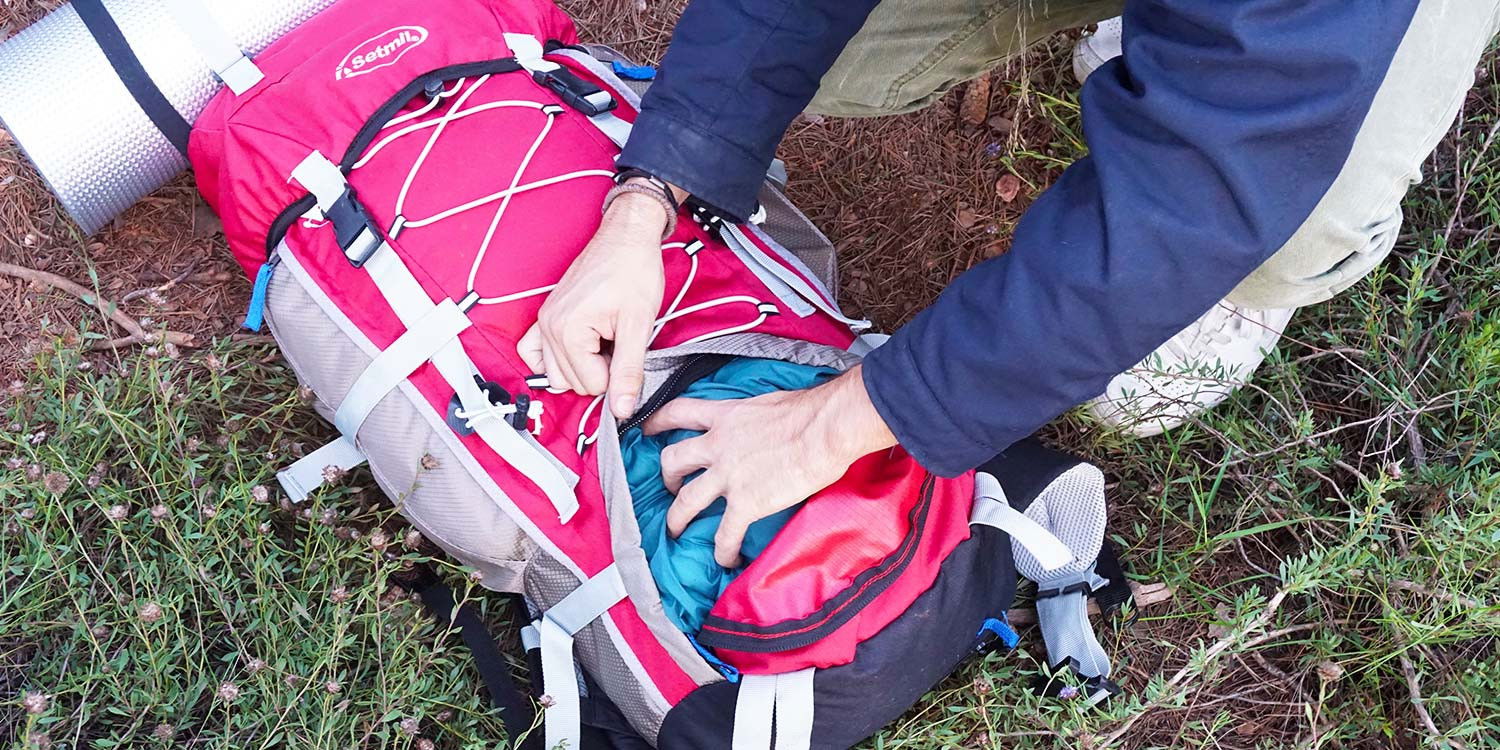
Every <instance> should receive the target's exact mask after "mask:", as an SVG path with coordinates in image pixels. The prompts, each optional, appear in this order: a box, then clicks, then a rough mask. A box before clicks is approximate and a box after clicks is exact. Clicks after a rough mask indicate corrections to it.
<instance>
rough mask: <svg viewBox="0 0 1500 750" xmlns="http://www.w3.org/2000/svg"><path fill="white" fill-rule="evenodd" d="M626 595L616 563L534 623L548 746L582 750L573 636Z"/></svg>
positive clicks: (585, 583)
mask: <svg viewBox="0 0 1500 750" xmlns="http://www.w3.org/2000/svg"><path fill="white" fill-rule="evenodd" d="M625 596H626V592H625V580H624V579H623V578H621V577H620V569H619V568H617V567H615V566H614V565H610V566H609V567H608V568H605V569H604V570H602V571H600V572H599V574H598V575H595V576H594V577H592V578H590V579H588V580H587V581H584V582H583V584H582V585H580V586H579V587H578V588H576V589H574V590H573V593H571V594H568V595H567V596H566V597H564V598H563V600H562V601H560V602H558V603H557V604H555V605H553V606H552V607H551V608H550V609H548V610H547V611H546V612H543V613H542V617H541V619H539V620H537V621H536V622H533V623H532V624H531V625H532V627H534V628H536V633H537V636H538V640H539V641H540V643H541V649H542V691H543V692H545V693H546V696H547V700H544V701H543V705H544V706H545V709H546V714H545V716H544V719H543V725H544V726H545V728H546V735H547V737H546V739H547V747H548V748H559V747H561V748H567V749H568V750H578V748H579V747H580V745H579V742H580V741H581V736H582V730H581V728H580V726H579V720H580V718H581V716H580V712H579V696H578V674H577V667H576V666H575V665H574V660H573V636H574V635H575V634H577V633H578V631H580V630H583V629H584V628H585V627H586V626H588V624H589V623H591V622H593V621H594V620H596V619H598V618H599V616H600V615H602V614H604V613H605V612H607V611H609V608H610V607H613V606H615V604H616V603H618V602H619V601H621V600H622V599H624V598H625Z"/></svg>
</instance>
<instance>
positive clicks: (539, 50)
mask: <svg viewBox="0 0 1500 750" xmlns="http://www.w3.org/2000/svg"><path fill="white" fill-rule="evenodd" d="M505 46H507V47H509V48H510V53H511V54H512V55H515V57H516V62H517V63H520V65H521V67H523V68H525V69H526V70H527V71H528V72H533V73H534V72H538V71H541V72H547V71H553V70H557V69H558V68H561V67H562V66H561V65H559V64H557V63H555V62H552V61H551V60H548V59H546V58H544V57H543V56H542V55H543V54H544V49H543V47H542V43H541V41H540V40H538V39H537V38H536V37H534V36H532V35H530V34H506V35H505ZM594 97H597V101H591V103H593V104H596V105H599V106H603V105H605V104H607V103H608V102H609V101H610V100H612V99H614V98H615V97H614V95H613V94H611V93H609V91H608V90H604V89H601V90H600V92H599V93H598V94H595V95H594ZM589 122H592V123H594V127H596V128H598V129H599V132H601V133H603V134H604V137H606V138H608V139H610V140H611V141H613V142H614V144H615V145H616V146H618V147H620V148H625V141H627V140H629V139H630V123H628V122H625V121H624V120H622V119H620V118H619V117H617V116H615V113H614V112H610V111H606V112H600V113H599V114H597V115H594V116H592V117H590V118H589Z"/></svg>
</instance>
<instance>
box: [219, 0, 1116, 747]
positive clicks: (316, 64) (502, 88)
mask: <svg viewBox="0 0 1500 750" xmlns="http://www.w3.org/2000/svg"><path fill="white" fill-rule="evenodd" d="M254 65H255V66H257V67H258V69H259V71H260V73H261V74H262V75H261V78H259V79H258V82H257V83H255V84H254V85H252V86H251V87H249V88H247V89H246V90H244V91H242V92H239V93H235V92H231V91H226V92H223V93H221V94H220V95H219V96H218V97H217V98H216V99H215V100H213V102H212V103H211V104H210V105H209V107H208V109H207V110H206V111H205V112H204V113H203V115H202V116H201V117H200V118H199V119H198V121H197V122H196V124H195V127H194V130H193V133H192V138H191V142H190V149H189V151H190V157H191V161H192V163H193V166H194V168H195V170H196V174H197V179H198V184H199V187H200V189H201V190H202V192H203V195H204V197H205V198H206V199H207V201H208V202H209V203H210V205H212V206H213V207H214V208H215V210H216V211H217V212H218V213H219V215H220V216H221V217H222V219H223V224H224V231H225V234H226V236H227V238H228V241H229V244H230V247H231V249H232V250H233V252H234V254H235V256H236V258H237V259H238V261H239V262H240V263H241V264H242V265H243V266H244V268H245V270H246V272H247V273H249V274H250V276H251V277H252V278H253V279H255V285H254V293H253V299H252V303H251V311H250V313H249V314H248V315H247V320H246V324H247V325H248V326H250V327H258V326H259V325H260V319H261V317H262V315H263V316H264V319H265V322H266V323H268V324H269V326H270V330H271V332H272V333H273V334H274V335H275V337H276V340H277V341H278V342H279V344H280V346H281V349H282V351H283V353H284V355H285V357H286V360H287V362H288V363H289V364H290V366H291V368H292V369H293V370H294V371H295V372H296V374H297V376H298V377H299V378H300V380H301V381H302V382H303V383H305V384H306V385H307V386H309V387H310V388H311V390H312V392H313V393H314V394H316V404H317V407H318V409H319V411H320V413H322V414H323V415H324V416H326V417H328V418H329V419H330V421H331V422H332V423H333V424H334V425H335V426H336V427H337V429H338V432H339V435H340V437H339V438H338V439H336V440H334V441H333V442H331V443H329V444H328V445H326V446H323V447H321V448H319V449H317V450H316V451H313V452H311V453H309V454H308V455H306V456H305V457H303V458H301V459H300V460H298V461H297V462H296V463H294V464H293V465H291V466H289V467H287V468H286V469H285V470H284V471H282V472H281V473H280V474H279V479H280V481H281V483H282V485H283V487H284V488H285V490H286V491H287V493H288V494H289V495H290V496H291V498H292V499H293V500H294V501H297V502H300V501H302V500H303V499H305V497H306V496H307V495H308V493H310V492H312V491H314V490H315V489H316V488H317V487H318V486H319V485H320V484H322V483H323V481H324V479H325V478H327V477H329V476H334V475H338V474H340V473H342V471H343V470H347V469H350V468H353V467H355V466H358V465H360V464H366V463H367V464H368V466H369V471H370V472H371V473H372V474H373V475H374V478H375V481H376V482H377V483H378V484H379V485H380V487H381V488H382V489H383V490H384V491H385V493H386V494H388V495H389V496H390V498H391V499H392V500H393V501H394V502H395V503H396V504H397V507H398V508H399V509H400V511H401V513H402V514H403V515H404V516H405V517H406V518H407V519H409V520H410V522H411V523H412V524H413V525H414V526H415V527H416V528H417V529H419V530H420V531H421V532H422V533H423V534H424V535H425V536H426V537H427V538H428V539H430V540H432V541H433V542H435V543H436V544H437V545H439V546H440V547H441V548H442V549H443V550H444V551H446V552H447V553H448V554H450V555H451V556H452V557H453V558H454V559H456V560H458V561H460V562H462V563H463V564H465V565H468V566H472V568H473V569H474V570H475V571H477V575H478V576H480V577H481V580H482V583H483V585H484V586H486V587H487V588H489V589H492V590H494V591H497V592H506V593H511V594H518V595H520V596H521V597H523V601H524V606H525V612H524V617H525V619H526V620H527V621H529V622H530V624H529V625H528V626H526V627H525V628H524V629H523V631H522V640H523V642H524V644H525V647H526V649H527V651H528V656H529V657H531V659H532V663H533V665H534V666H533V670H532V672H531V675H532V683H533V685H534V687H535V688H539V690H538V692H539V693H540V696H541V697H540V699H539V702H540V704H541V705H542V706H543V707H544V717H543V723H544V734H545V747H547V748H554V747H559V746H563V747H569V748H577V747H580V746H582V747H595V746H608V745H611V744H613V745H616V746H622V747H625V746H640V744H641V743H646V744H648V745H649V746H656V747H662V748H719V747H733V748H735V749H736V750H749V749H755V750H763V749H765V748H770V747H772V746H773V743H774V747H776V748H778V750H780V749H786V748H808V747H819V748H824V747H847V746H850V745H853V744H855V743H857V742H859V741H860V740H861V739H863V738H865V737H868V736H869V735H871V734H873V733H875V732H876V731H877V730H879V728H880V727H881V726H883V725H884V724H886V723H887V722H889V721H891V720H893V719H895V718H896V717H898V716H899V715H900V714H901V713H902V712H903V711H905V710H906V709H907V708H909V707H910V706H911V705H912V704H913V703H915V702H916V701H917V700H918V699H919V698H920V697H921V696H922V694H923V693H925V692H926V691H927V690H928V689H930V688H931V687H932V686H933V685H934V684H935V683H937V682H938V681H939V680H941V679H942V678H943V677H944V676H946V675H947V674H949V673H950V672H951V671H952V670H953V669H954V667H955V666H956V665H957V664H958V663H959V662H960V661H962V660H963V659H964V658H965V657H966V656H969V655H972V654H974V653H975V652H976V651H983V650H985V649H987V648H991V647H993V646H995V645H997V644H1004V645H1007V646H1013V645H1014V643H1015V635H1014V633H1013V631H1011V629H1010V628H1009V626H1008V624H1007V622H1006V619H1005V613H1006V611H1007V609H1008V608H1009V607H1010V606H1011V604H1012V599H1013V598H1014V596H1015V593H1016V587H1017V573H1018V571H1019V573H1020V574H1023V575H1025V576H1026V577H1027V578H1030V579H1032V580H1034V581H1036V582H1037V583H1038V588H1039V593H1038V595H1037V597H1038V603H1037V606H1038V615H1039V620H1040V622H1041V625H1042V631H1043V636H1044V639H1045V640H1046V646H1047V650H1048V653H1049V661H1050V662H1052V663H1054V664H1057V665H1067V666H1070V667H1072V670H1073V671H1075V672H1077V673H1078V674H1079V675H1081V676H1082V678H1083V680H1084V687H1083V688H1082V690H1083V694H1084V696H1086V697H1088V698H1089V699H1091V700H1097V699H1099V698H1102V697H1103V696H1105V695H1107V694H1109V693H1110V692H1112V691H1113V690H1115V688H1114V686H1113V684H1112V683H1110V682H1109V680H1108V676H1109V665H1108V663H1107V661H1106V659H1105V655H1104V652H1103V650H1102V649H1101V648H1100V646H1099V644H1098V642H1097V640H1096V639H1095V637H1094V635H1093V633H1092V631H1091V630H1090V626H1089V622H1088V616H1087V612H1086V605H1087V600H1088V598H1089V597H1090V596H1093V597H1096V598H1099V600H1100V602H1101V604H1102V605H1104V606H1105V608H1106V609H1110V608H1114V607H1117V606H1118V605H1119V604H1120V603H1122V602H1123V601H1125V600H1126V599H1127V598H1128V597H1129V588H1128V586H1127V585H1126V582H1125V580H1124V575H1123V573H1122V572H1121V571H1120V569H1119V566H1118V563H1117V562H1116V561H1115V560H1114V557H1113V554H1112V553H1111V552H1110V551H1109V549H1108V545H1107V544H1106V543H1105V541H1104V517H1105V503H1104V478H1103V475H1102V474H1101V473H1100V472H1099V470H1098V469H1096V468H1095V467H1093V466H1090V465H1088V464H1084V463H1081V462H1079V461H1077V460H1075V459H1072V458H1070V457H1067V456H1064V455H1061V454H1058V453H1054V452H1052V451H1050V450H1047V449H1045V448H1043V447H1041V446H1040V445H1039V444H1037V443H1035V442H1031V441H1027V442H1023V443H1020V444H1018V445H1016V446H1014V447H1012V448H1010V449H1008V450H1007V451H1006V452H1005V453H1004V454H1002V455H1000V456H998V457H997V458H996V459H994V460H993V461H992V462H990V463H989V464H987V465H986V466H985V467H983V468H982V469H981V470H980V471H978V472H970V473H966V474H964V475H961V476H958V477H951V478H950V477H940V476H936V475H933V474H931V473H929V472H927V471H926V470H925V469H923V468H922V467H921V466H920V465H919V464H918V463H917V462H916V461H915V460H913V459H912V458H911V457H910V456H909V455H907V454H906V453H905V452H904V451H902V450H900V449H899V448H897V449H892V450H889V451H882V452H880V453H877V454H874V455H871V456H868V457H866V458H864V459H862V460H860V461H859V462H857V463H855V464H854V465H853V466H852V467H851V468H850V469H849V472H848V474H847V475H846V476H845V477H844V478H843V479H842V480H840V481H839V482H837V483H836V484H834V485H833V486H831V487H829V488H827V489H825V490H823V491H822V492H820V493H818V494H817V495H816V496H814V497H813V498H811V499H810V500H809V501H807V502H806V503H805V504H804V505H803V506H802V507H801V508H800V510H798V511H797V512H796V514H795V515H793V516H791V518H790V520H789V521H788V522H787V524H786V526H785V527H784V528H782V530H781V531H780V533H779V534H778V535H777V536H776V537H775V539H774V540H773V541H772V542H771V543H770V544H769V545H768V546H767V547H766V549H765V550H764V552H763V553H762V554H760V556H759V557H757V558H756V559H755V560H754V562H753V563H751V564H750V565H749V566H748V567H747V568H746V569H744V570H743V571H741V572H740V573H739V575H738V577H737V578H735V579H734V581H733V582H732V583H731V584H730V585H729V587H728V589H727V590H725V592H724V593H723V595H722V596H721V597H720V598H719V600H718V601H717V602H716V603H715V604H714V606H713V608H712V610H711V611H710V612H709V614H708V616H707V618H706V619H705V621H704V623H703V627H702V629H701V631H699V632H698V633H692V634H689V633H684V632H682V631H681V630H679V629H678V628H677V627H675V626H674V625H673V624H672V622H671V621H669V620H668V618H667V617H665V616H664V614H663V605H662V598H661V594H660V593H659V591H658V588H657V586H656V583H655V582H654V580H653V578H652V574H651V570H650V568H649V567H648V565H647V561H646V557H645V555H644V553H643V551H642V546H641V534H640V531H639V528H638V526H637V523H636V518H635V516H634V515H633V513H632V504H631V496H630V492H629V488H628V487H627V485H626V481H625V477H624V469H623V466H622V459H621V451H620V445H619V439H618V438H619V435H620V434H621V433H622V432H624V431H625V430H627V429H629V428H631V427H634V426H636V425H639V424H640V423H641V422H642V421H644V419H645V418H646V417H647V416H649V415H650V414H651V413H652V412H653V411H654V410H655V409H657V408H658V407H660V406H661V405H662V404H663V403H665V402H666V401H668V400H670V399H672V398H673V397H675V396H676V395H678V394H680V393H681V392H682V390H683V389H684V388H685V387H686V386H687V385H688V384H690V383H692V382H693V381H694V380H696V379H698V378H701V377H705V376H706V375H708V374H711V373H713V372H714V371H715V370H716V368H719V367H721V366H723V365H724V363H725V362H726V361H727V360H729V359H730V358H738V357H754V358H762V359H772V360H782V361H788V362H795V363H799V364H804V365H816V366H825V367H831V368H834V369H837V370H843V369H847V368H849V367H851V366H853V365H854V364H856V363H857V362H858V361H859V358H860V356H861V353H862V352H865V351H868V350H869V348H870V347H871V346H874V345H876V344H877V343H878V341H879V339H878V338H877V337H872V336H867V335H861V333H862V332H863V331H864V329H865V328H866V324H864V323H863V322H861V321H857V320H853V319H850V318H848V317H846V316H845V315H844V314H843V313H842V312H841V311H840V309H839V307H838V304H837V302H836V301H835V296H834V293H833V291H832V290H833V287H834V263H833V255H832V248H831V246H830V245H829V243H828V241H827V240H826V238H825V237H824V236H823V235H822V234H821V233H819V232H818V231H817V230H816V229H815V228H814V227H813V226H812V225H811V223H810V222H808V220H807V219H806V218H805V217H804V216H802V215H801V214H800V213H798V212H797V211H796V209H795V208H793V207H792V206H791V204H790V203H789V202H788V201H787V200H786V198H785V196H784V195H783V194H782V192H781V190H780V188H779V186H778V185H777V184H776V181H775V180H769V181H768V182H767V184H766V186H765V187H764V189H763V191H762V194H761V205H762V210H761V211H759V212H758V214H757V216H756V217H755V219H754V220H752V221H751V222H747V223H744V224H735V223H732V222H728V221H724V220H722V219H721V218H720V217H718V216H715V215H714V214H713V213H712V212H711V211H708V210H706V209H703V208H701V207H693V206H688V207H684V209H683V212H682V215H681V220H680V221H679V222H678V228H677V229H676V231H675V232H674V233H673V234H672V236H670V237H668V238H666V239H665V240H664V241H663V243H662V254H663V265H664V268H665V274H666V294H665V299H664V300H663V308H662V311H661V315H660V317H659V319H658V323H657V325H656V326H655V328H654V330H653V335H652V343H651V351H650V354H649V357H648V360H647V365H646V386H645V389H644V391H643V397H642V400H641V405H640V408H639V411H638V413H637V414H636V415H635V416H634V417H632V418H631V419H629V420H627V421H626V422H625V423H623V424H617V423H616V421H615V419H614V418H613V416H612V415H611V414H610V412H609V409H607V408H605V407H604V406H602V405H601V398H590V397H585V396H578V395H575V394H573V393H570V392H562V393H557V392H551V391H549V390H548V389H546V387H545V385H546V383H545V378H544V377H538V376H537V375H536V374H535V373H532V372H531V371H530V370H528V369H527V368H526V366H525V365H524V364H523V363H522V361H521V359H520V358H519V357H518V356H517V354H516V342H517V340H518V339H519V338H520V337H521V335H522V334H523V333H524V332H525V331H526V330H527V328H528V327H529V326H530V325H531V324H532V323H533V322H535V320H536V315H537V310H538V308H539V306H540V304H541V302H542V300H543V298H544V296H545V294H546V292H547V291H548V290H549V289H550V288H551V285H553V284H555V283H556V281H557V280H558V278H559V277H560V276H561V275H562V273H563V271H564V270H565V269H566V268H567V266H568V265H569V263H570V262H571V261H572V259H573V258H574V257H575V256H576V255H577V253H578V252H579V251H580V250H581V249H582V248H583V247H584V245H585V244H586V243H587V242H588V241H589V239H590V237H591V235H592V234H593V232H594V230H595V229H596V228H597V227H598V224H599V217H600V204H601V201H602V199H603V197H604V195H605V193H606V192H607V190H608V189H609V188H610V186H611V185H612V176H613V175H614V173H615V159H616V157H617V156H618V154H619V149H620V146H621V145H622V144H623V143H624V142H625V140H626V138H627V137H628V136H629V131H630V126H631V122H632V121H633V120H634V118H635V113H636V111H637V110H638V108H639V103H640V98H639V95H640V91H641V90H642V88H643V86H644V81H643V80H641V79H647V78H649V77H650V76H651V71H650V70H649V69H648V68H640V67H637V66H634V65H632V64H630V63H629V62H628V61H625V60H623V59H622V58H620V57H619V56H618V55H616V54H615V53H613V52H612V51H610V50H608V49H607V48H600V47H584V46H580V45H579V44H578V40H577V37H576V33H575V31H574V28H573V26H572V24H571V22H570V21H569V20H568V18H567V17H566V16H565V15H564V14H563V13H562V12H561V11H560V10H558V9H557V8H556V7H554V6H553V5H552V4H551V3H550V2H548V0H379V1H378V2H377V1H375V0H340V2H337V3H335V4H334V5H333V6H332V7H331V8H329V9H328V10H325V11H323V12H322V13H320V14H319V15H317V16H316V17H314V18H313V19H312V20H310V21H308V22H306V23H305V24H304V25H302V26H301V27H299V28H298V29H296V30H295V31H294V32H292V33H291V34H290V35H288V36H286V37H284V38H283V39H281V40H279V41H278V42H277V43H275V44H274V45H272V46H271V47H270V48H269V49H267V50H266V51H265V52H264V53H262V54H261V55H259V56H257V57H256V59H255V60H254ZM1101 550H1103V552H1102V553H1101ZM424 597H426V598H427V599H428V601H429V603H432V604H433V605H434V606H435V607H436V609H437V610H438V611H439V614H440V616H443V617H449V616H452V617H453V618H454V620H455V621H456V622H457V623H458V624H459V625H460V626H462V627H461V629H462V634H463V636H464V638H465V640H466V641H467V642H468V643H469V644H470V645H471V646H472V647H473V648H474V649H475V651H476V655H477V656H480V657H481V659H480V662H481V663H480V668H481V672H482V674H483V676H484V677H485V679H486V682H487V685H488V687H489V690H490V692H491V694H492V697H493V698H494V700H495V701H496V702H498V703H500V704H501V705H502V706H503V707H504V708H505V719H506V721H507V727H508V728H510V729H511V731H512V733H513V734H517V733H519V732H520V731H521V730H523V729H524V728H525V727H526V726H528V724H527V721H526V715H527V713H528V712H529V711H530V704H529V702H528V701H525V700H521V699H519V698H517V697H516V696H515V695H512V694H511V691H512V688H511V687H510V686H509V685H510V683H509V681H508V678H507V676H506V671H507V670H506V666H505V663H504V660H503V659H501V658H499V657H498V656H497V655H496V654H495V653H494V652H493V646H492V644H488V643H486V639H484V638H482V637H481V636H482V633H481V632H480V627H479V626H478V624H477V621H476V620H475V618H474V617H473V615H472V613H467V612H465V611H463V609H462V608H459V609H457V610H455V609H454V607H453V602H452V598H451V596H449V595H448V594H447V593H445V592H444V590H443V589H441V587H437V586H434V587H432V588H430V589H428V590H426V591H424ZM631 743H635V744H631Z"/></svg>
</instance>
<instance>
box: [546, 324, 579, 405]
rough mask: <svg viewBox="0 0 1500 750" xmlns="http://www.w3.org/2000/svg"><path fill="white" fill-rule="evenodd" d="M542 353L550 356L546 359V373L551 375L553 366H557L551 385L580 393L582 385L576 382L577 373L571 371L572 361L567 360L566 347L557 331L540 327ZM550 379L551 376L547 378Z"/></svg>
mask: <svg viewBox="0 0 1500 750" xmlns="http://www.w3.org/2000/svg"><path fill="white" fill-rule="evenodd" d="M542 354H543V355H545V356H547V357H550V359H548V360H547V374H548V375H549V376H550V375H552V372H553V368H557V378H556V379H555V380H552V387H554V388H560V389H562V390H566V391H573V392H575V393H578V394H580V395H582V393H583V391H582V390H580V389H581V388H583V386H581V385H579V384H578V375H577V374H576V373H574V372H573V363H572V362H570V361H569V360H568V356H567V355H568V349H567V347H565V346H563V342H562V339H561V338H560V336H559V333H558V332H557V331H555V330H552V329H550V328H546V327H543V328H542ZM549 379H551V378H549Z"/></svg>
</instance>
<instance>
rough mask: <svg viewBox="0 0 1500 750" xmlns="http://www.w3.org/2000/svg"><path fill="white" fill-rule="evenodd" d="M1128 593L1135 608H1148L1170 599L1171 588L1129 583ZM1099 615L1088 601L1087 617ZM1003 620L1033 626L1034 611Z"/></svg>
mask: <svg viewBox="0 0 1500 750" xmlns="http://www.w3.org/2000/svg"><path fill="white" fill-rule="evenodd" d="M1130 592H1131V593H1132V594H1134V595H1135V606H1136V607H1148V606H1150V605H1152V604H1159V603H1161V602H1164V601H1166V600H1168V599H1171V598H1172V594H1173V593H1174V592H1173V591H1172V587H1171V586H1168V585H1167V584H1165V583H1136V582H1135V581H1131V582H1130ZM1097 614H1099V603H1098V602H1096V601H1094V600H1093V599H1090V600H1089V615H1090V616H1094V615H1097ZM1005 618H1006V620H1008V621H1009V622H1010V624H1011V625H1035V624H1036V610H1035V609H1030V608H1019V607H1018V608H1016V609H1013V610H1011V611H1009V612H1007V613H1005Z"/></svg>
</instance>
